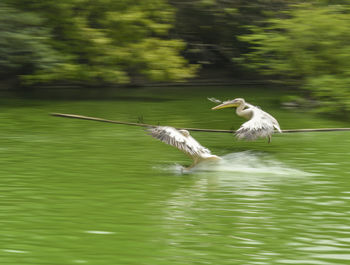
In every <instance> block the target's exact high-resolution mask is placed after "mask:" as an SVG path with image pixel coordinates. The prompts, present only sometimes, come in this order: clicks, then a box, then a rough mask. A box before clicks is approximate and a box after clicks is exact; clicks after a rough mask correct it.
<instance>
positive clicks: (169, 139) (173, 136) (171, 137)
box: [147, 126, 211, 159]
mask: <svg viewBox="0 0 350 265" xmlns="http://www.w3.org/2000/svg"><path fill="white" fill-rule="evenodd" d="M147 130H148V132H149V134H150V135H151V136H153V137H154V138H156V139H158V140H160V141H162V142H164V143H166V144H169V145H172V146H174V147H176V148H177V149H179V150H181V151H182V152H184V153H186V154H187V155H189V156H190V157H191V158H192V159H195V158H203V157H206V156H210V155H211V152H210V150H209V149H207V148H205V147H203V146H202V145H200V144H199V143H198V142H197V141H196V140H195V139H194V138H193V137H192V136H191V135H189V133H188V132H187V131H185V132H186V134H188V135H186V136H185V135H184V134H182V133H181V132H180V131H179V130H176V129H175V128H173V127H169V126H157V127H154V128H149V129H147Z"/></svg>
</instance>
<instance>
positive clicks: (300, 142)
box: [0, 87, 350, 265]
mask: <svg viewBox="0 0 350 265" xmlns="http://www.w3.org/2000/svg"><path fill="white" fill-rule="evenodd" d="M75 93H76V95H73V99H69V100H68V99H65V98H64V97H62V96H61V95H59V94H58V93H52V94H51V95H49V96H47V97H45V98H42V99H38V98H36V99H28V98H27V99H25V98H14V97H11V98H6V97H5V96H3V97H2V98H1V99H0V124H1V125H0V264H1V265H14V264H16V265H17V264H18V265H26V264H33V265H34V264H35V265H38V264H45V265H54V264H57V265H66V264H94V265H95V264H96V265H100V264H101V265H102V264H103V265H112V264H116V265H129V264H130V265H133V264H134V265H160V264H162V265H175V264H178V265H190V264H198V265H199V264H203V265H204V264H212V265H221V264H230V265H232V264H233V265H235V264H237V265H250V264H257V265H263V264H266V265H271V264H320V265H330V264H350V151H349V150H350V132H323V133H320V132H316V133H294V134H279V135H274V136H273V138H272V142H271V143H270V144H267V141H266V140H259V141H256V142H244V141H237V140H235V138H234V137H233V135H231V134H224V133H222V134H220V133H201V132H193V133H192V136H194V137H195V138H196V139H197V140H198V141H199V142H200V143H201V144H202V145H204V146H206V147H207V148H209V149H210V150H211V151H212V152H213V153H214V154H217V155H220V156H222V157H223V161H221V162H220V163H219V164H217V165H207V166H202V167H199V168H195V169H194V170H192V171H191V172H188V173H186V174H182V173H181V165H189V164H191V161H190V160H189V159H188V158H187V157H186V156H185V155H184V154H182V153H181V152H179V151H178V150H176V149H175V148H173V147H171V146H168V145H165V144H164V143H161V142H159V141H157V140H156V139H153V138H152V137H150V136H149V135H147V133H146V132H145V131H144V130H143V129H142V128H140V127H131V126H124V125H114V124H107V123H99V122H93V121H83V120H73V119H66V118H58V117H52V116H49V115H48V113H50V112H62V113H74V114H81V115H86V116H94V117H101V118H106V119H114V120H122V121H132V122H135V121H137V120H138V119H143V121H144V122H146V123H152V124H161V125H170V126H178V127H198V128H216V129H233V128H235V129H236V128H238V127H239V125H240V124H241V123H242V122H244V120H243V119H242V118H239V117H237V116H236V114H235V113H234V111H233V110H230V109H225V110H220V111H219V110H218V111H212V110H210V108H211V107H213V106H214V105H215V104H213V103H212V102H209V101H208V100H207V99H206V98H207V97H217V98H219V99H230V98H235V97H244V98H245V99H246V100H247V101H248V102H250V103H252V104H255V105H259V106H260V107H261V108H262V109H264V110H266V111H268V112H269V113H271V114H272V115H274V116H275V117H276V118H277V119H278V120H279V122H280V125H281V127H282V129H296V128H319V127H350V123H349V122H344V121H336V120H332V119H327V118H324V117H323V118H322V117H320V116H317V115H315V114H312V113H311V112H309V111H307V110H286V109H283V108H282V107H281V105H280V104H279V103H278V100H277V99H276V98H277V97H278V96H279V95H280V93H281V92H280V91H277V90H273V89H268V88H263V87H257V88H254V87H240V88H236V87H208V88H199V87H172V88H166V89H164V88H145V89H136V90H135V89H125V90H120V91H117V92H115V93H112V92H111V93H110V95H108V96H107V97H105V98H100V99H91V98H93V97H94V96H96V95H98V93H99V92H91V91H86V92H79V93H77V92H75ZM89 93H92V94H93V95H89ZM103 93H105V92H103ZM74 98H76V99H74ZM81 98H85V99H81Z"/></svg>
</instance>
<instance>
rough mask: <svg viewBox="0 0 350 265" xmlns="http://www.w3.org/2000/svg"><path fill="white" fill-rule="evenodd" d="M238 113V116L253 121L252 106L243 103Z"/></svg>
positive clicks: (237, 110) (237, 109)
mask: <svg viewBox="0 0 350 265" xmlns="http://www.w3.org/2000/svg"><path fill="white" fill-rule="evenodd" d="M245 107H248V108H247V109H245ZM236 113H237V115H238V116H240V117H243V118H245V119H247V120H249V119H251V118H252V115H253V113H252V110H251V109H250V105H249V104H248V105H247V104H246V103H242V104H241V105H239V106H238V107H237V108H236Z"/></svg>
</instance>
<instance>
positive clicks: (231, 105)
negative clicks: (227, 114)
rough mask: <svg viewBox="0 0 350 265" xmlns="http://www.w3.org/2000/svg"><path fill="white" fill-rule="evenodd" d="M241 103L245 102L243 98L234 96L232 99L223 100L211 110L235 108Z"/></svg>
mask: <svg viewBox="0 0 350 265" xmlns="http://www.w3.org/2000/svg"><path fill="white" fill-rule="evenodd" d="M242 104H245V100H244V99H243V98H235V99H233V100H227V101H224V102H223V103H222V104H220V105H217V106H215V107H214V108H212V110H217V109H224V108H235V107H238V106H240V105H242Z"/></svg>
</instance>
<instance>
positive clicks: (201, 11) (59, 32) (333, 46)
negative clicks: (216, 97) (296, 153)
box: [0, 0, 350, 113]
mask: <svg viewBox="0 0 350 265" xmlns="http://www.w3.org/2000/svg"><path fill="white" fill-rule="evenodd" d="M349 11H350V3H349V1H348V0H311V1H309V0H250V1H241V0H147V1H132V0H118V1H115V0H96V1H91V0H60V1H54V0H45V1H36V0H3V1H2V3H1V4H0V77H1V78H2V79H11V78H12V79H16V78H17V79H20V81H21V82H22V84H27V85H33V84H36V83H40V82H42V83H50V82H56V81H63V82H68V83H71V82H79V83H81V84H92V85H97V84H101V83H112V84H127V83H132V84H135V83H136V84H137V83H142V82H147V81H149V80H153V81H184V80H186V79H188V78H191V77H194V76H195V75H196V73H197V72H198V71H197V70H198V69H199V68H200V67H203V68H207V69H212V70H214V71H218V69H220V70H221V69H229V70H230V72H231V73H232V76H235V77H237V78H241V77H242V76H245V77H246V78H247V77H249V78H256V76H258V74H260V73H263V74H266V75H269V76H271V77H272V78H278V79H279V81H282V82H284V83H289V84H290V83H292V84H294V85H295V87H299V88H302V89H303V90H304V91H307V93H308V95H309V96H310V95H311V96H312V97H313V98H317V99H319V100H320V102H321V104H320V106H321V108H320V109H321V111H325V112H326V111H332V110H337V111H340V112H348V113H350V90H349V89H350V77H349V76H350V75H349V73H350V44H349V43H350V33H349V32H350V31H349V28H350V16H349V15H350V12H349ZM211 66H212V68H210V67H211Z"/></svg>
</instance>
